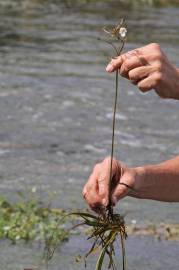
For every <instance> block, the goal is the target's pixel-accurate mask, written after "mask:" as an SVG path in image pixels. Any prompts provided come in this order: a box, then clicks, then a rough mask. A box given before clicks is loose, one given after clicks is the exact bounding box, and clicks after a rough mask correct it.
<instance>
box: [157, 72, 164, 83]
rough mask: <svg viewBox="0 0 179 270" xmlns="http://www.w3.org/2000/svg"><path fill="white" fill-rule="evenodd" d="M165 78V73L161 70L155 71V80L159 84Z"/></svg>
mask: <svg viewBox="0 0 179 270" xmlns="http://www.w3.org/2000/svg"><path fill="white" fill-rule="evenodd" d="M162 79H163V75H162V73H161V72H156V73H155V82H156V83H157V84H158V83H160V82H161V81H162Z"/></svg>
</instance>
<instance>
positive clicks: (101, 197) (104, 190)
mask: <svg viewBox="0 0 179 270" xmlns="http://www.w3.org/2000/svg"><path fill="white" fill-rule="evenodd" d="M110 167H111V158H106V159H105V160H104V161H103V162H102V163H100V164H97V165H96V166H95V167H94V170H93V173H92V174H91V176H90V177H89V180H88V182H87V184H86V185H85V187H84V189H83V197H84V198H85V200H86V201H87V203H88V205H89V206H90V208H92V209H93V210H94V211H96V212H100V211H101V210H103V209H104V208H106V207H107V205H108V203H109V187H110ZM112 177H113V178H112V179H113V186H115V185H116V184H117V183H118V181H119V179H120V165H119V162H118V161H117V160H115V159H113V162H112ZM115 183H116V184H115Z"/></svg>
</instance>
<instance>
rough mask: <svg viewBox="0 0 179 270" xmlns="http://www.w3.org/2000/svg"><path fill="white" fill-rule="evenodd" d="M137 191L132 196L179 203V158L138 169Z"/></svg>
mask: <svg viewBox="0 0 179 270" xmlns="http://www.w3.org/2000/svg"><path fill="white" fill-rule="evenodd" d="M135 170H136V181H135V186H134V188H135V190H136V193H132V194H131V196H133V197H137V198H142V199H153V200H159V201H166V202H179V156H177V157H175V158H174V159H171V160H168V161H165V162H163V163H160V164H157V165H148V166H143V167H137V168H135Z"/></svg>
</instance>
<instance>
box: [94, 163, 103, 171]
mask: <svg viewBox="0 0 179 270" xmlns="http://www.w3.org/2000/svg"><path fill="white" fill-rule="evenodd" d="M100 167H101V163H97V164H96V165H95V166H94V168H93V173H94V172H97V171H99V169H100Z"/></svg>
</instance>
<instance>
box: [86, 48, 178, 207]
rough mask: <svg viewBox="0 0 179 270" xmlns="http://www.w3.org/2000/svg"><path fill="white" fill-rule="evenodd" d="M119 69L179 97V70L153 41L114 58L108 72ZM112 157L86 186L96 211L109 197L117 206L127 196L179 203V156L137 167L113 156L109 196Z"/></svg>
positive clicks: (146, 88) (136, 81)
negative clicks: (110, 185)
mask: <svg viewBox="0 0 179 270" xmlns="http://www.w3.org/2000/svg"><path fill="white" fill-rule="evenodd" d="M115 70H119V72H120V74H121V76H123V77H125V78H127V79H129V80H130V81H131V82H132V83H133V84H136V85H137V86H138V88H139V90H140V91H142V92H144V93H145V92H148V91H150V90H152V89H154V90H155V92H156V93H157V94H158V95H159V96H160V97H162V98H172V99H177V100H179V69H178V68H177V67H175V66H174V65H173V64H172V63H170V61H169V60H168V58H167V57H166V55H165V54H164V53H163V51H162V50H161V48H160V46H159V45H158V44H155V43H152V44H149V45H147V46H145V47H142V48H139V49H136V50H133V51H130V52H128V53H125V54H123V55H121V56H119V57H118V58H116V59H112V60H111V62H110V63H109V64H108V66H107V68H106V71H107V72H110V73H111V72H113V71H115ZM171 78H172V79H171ZM110 160H111V159H110V157H108V158H105V159H104V160H103V161H102V162H101V163H98V164H96V165H95V167H94V169H93V172H92V174H91V176H90V177H89V179H88V181H87V183H86V185H85V186H84V189H83V197H84V198H85V200H86V202H87V203H88V205H89V206H90V208H92V209H93V210H94V211H96V212H101V211H102V210H103V209H104V208H106V207H107V205H108V203H109V196H110V198H111V201H112V203H113V205H115V204H116V203H117V202H118V201H119V200H120V199H122V198H124V197H125V196H131V197H135V198H139V199H151V200H158V201H165V202H179V156H177V157H175V158H173V159H171V160H167V161H165V162H162V163H160V164H156V165H144V166H141V167H135V168H129V167H127V166H125V165H124V164H122V163H121V162H120V161H118V160H116V159H113V162H112V164H113V166H112V191H111V192H110V195H109V178H110V176H109V174H110Z"/></svg>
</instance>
